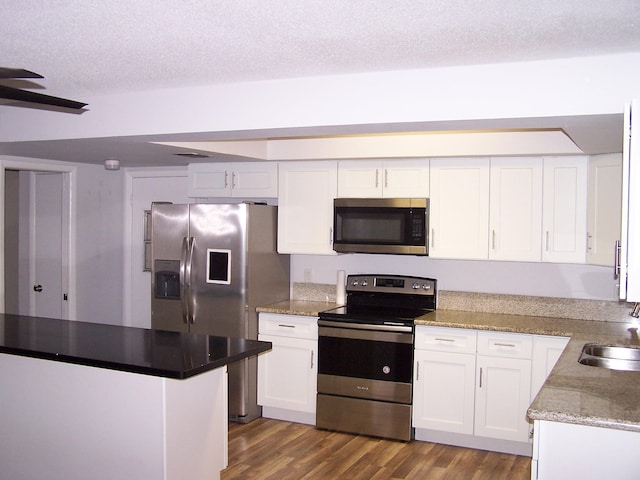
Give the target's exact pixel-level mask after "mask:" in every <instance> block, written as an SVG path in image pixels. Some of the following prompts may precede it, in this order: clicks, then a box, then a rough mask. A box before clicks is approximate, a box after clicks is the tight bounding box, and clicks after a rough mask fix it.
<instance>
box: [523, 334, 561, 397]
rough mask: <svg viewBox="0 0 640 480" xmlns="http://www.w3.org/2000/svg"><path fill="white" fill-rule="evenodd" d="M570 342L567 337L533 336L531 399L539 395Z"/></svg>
mask: <svg viewBox="0 0 640 480" xmlns="http://www.w3.org/2000/svg"><path fill="white" fill-rule="evenodd" d="M567 343H569V338H567V337H547V336H541V335H535V336H534V337H533V361H532V365H531V401H533V399H534V398H535V397H536V395H538V392H539V391H540V388H542V385H543V384H544V382H545V380H546V379H547V377H548V376H549V373H551V370H552V369H553V367H554V365H555V364H556V362H557V361H558V359H559V358H560V355H562V352H563V351H564V348H565V347H566V346H567Z"/></svg>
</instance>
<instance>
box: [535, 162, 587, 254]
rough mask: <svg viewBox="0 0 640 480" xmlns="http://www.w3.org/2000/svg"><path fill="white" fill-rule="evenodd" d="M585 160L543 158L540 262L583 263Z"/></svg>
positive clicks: (585, 229) (585, 222)
mask: <svg viewBox="0 0 640 480" xmlns="http://www.w3.org/2000/svg"><path fill="white" fill-rule="evenodd" d="M587 174H588V158H587V157H586V156H573V157H545V158H544V184H543V203H542V260H543V261H545V262H560V263H585V261H586V251H587Z"/></svg>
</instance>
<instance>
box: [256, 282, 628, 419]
mask: <svg viewBox="0 0 640 480" xmlns="http://www.w3.org/2000/svg"><path fill="white" fill-rule="evenodd" d="M322 287H324V288H322ZM332 288H334V287H333V286H330V285H327V286H325V285H321V286H320V288H318V286H317V285H311V284H297V285H294V293H297V295H299V296H296V297H295V298H300V296H302V297H304V298H305V300H290V301H284V302H280V303H276V304H273V305H267V306H265V307H260V308H259V309H258V311H259V312H270V313H281V314H293V315H309V316H317V315H318V314H319V313H320V312H322V311H324V310H329V309H331V308H335V307H337V306H338V305H337V304H335V303H333V301H335V297H331V295H330V294H331V289H332ZM438 294H439V299H438V310H437V311H435V312H432V313H429V314H427V315H424V316H423V317H420V318H419V319H417V320H416V324H417V325H432V326H441V327H453V328H471V329H475V330H493V331H503V332H514V333H526V334H533V335H553V336H565V337H570V338H571V340H570V341H569V344H568V345H567V348H566V349H565V351H564V353H563V354H562V356H561V357H560V359H559V360H558V363H557V364H556V366H555V368H554V369H553V370H552V372H551V374H550V375H549V377H548V378H547V381H546V383H545V384H544V386H543V388H542V390H540V393H539V394H538V396H537V397H536V398H535V400H534V402H533V403H532V404H531V406H530V408H529V410H528V415H529V417H530V418H532V419H538V420H551V421H558V422H565V423H574V424H580V425H592V426H599V427H606V428H615V429H621V430H630V431H638V432H640V372H620V371H615V370H608V369H604V368H598V367H589V366H585V365H581V364H579V363H578V357H579V356H580V351H581V350H582V347H583V345H584V344H585V343H590V342H597V343H607V344H618V345H630V344H633V343H634V337H632V335H631V333H630V331H629V330H628V329H629V328H639V329H640V320H638V319H633V318H632V317H629V316H628V315H627V313H628V312H629V310H630V308H631V306H630V304H625V303H622V302H606V301H597V300H576V299H560V298H557V299H556V298H546V297H544V298H542V297H526V296H514V295H497V294H495V295H494V294H491V295H490V294H475V293H470V292H447V291H440V292H438ZM321 299H326V301H324V302H323V301H319V300H321ZM316 300H318V301H316ZM532 311H533V312H536V313H537V314H538V315H539V316H536V315H527V314H526V313H527V312H532ZM504 312H511V313H504ZM542 315H545V316H542ZM604 320H611V321H604Z"/></svg>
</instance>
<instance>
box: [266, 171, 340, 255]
mask: <svg viewBox="0 0 640 480" xmlns="http://www.w3.org/2000/svg"><path fill="white" fill-rule="evenodd" d="M278 177H279V178H278V183H279V194H278V252H279V253H294V254H295V253H300V254H334V255H335V254H336V252H334V251H333V248H332V246H333V200H334V198H336V196H337V194H338V162H335V161H319V162H281V163H280V167H279V174H278Z"/></svg>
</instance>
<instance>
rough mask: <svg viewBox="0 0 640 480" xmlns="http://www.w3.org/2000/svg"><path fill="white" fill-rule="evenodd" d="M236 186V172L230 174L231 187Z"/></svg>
mask: <svg viewBox="0 0 640 480" xmlns="http://www.w3.org/2000/svg"><path fill="white" fill-rule="evenodd" d="M234 188H236V172H233V173H232V174H231V189H232V190H233V189H234Z"/></svg>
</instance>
